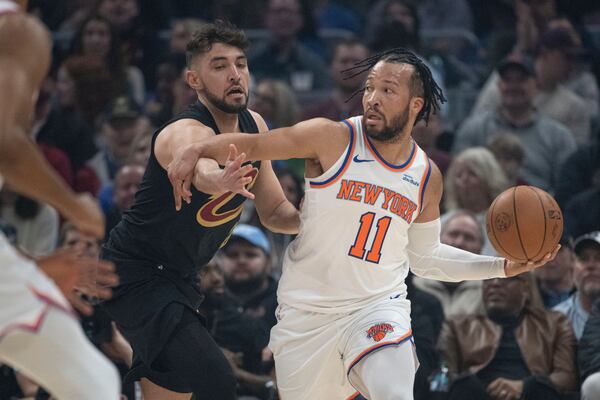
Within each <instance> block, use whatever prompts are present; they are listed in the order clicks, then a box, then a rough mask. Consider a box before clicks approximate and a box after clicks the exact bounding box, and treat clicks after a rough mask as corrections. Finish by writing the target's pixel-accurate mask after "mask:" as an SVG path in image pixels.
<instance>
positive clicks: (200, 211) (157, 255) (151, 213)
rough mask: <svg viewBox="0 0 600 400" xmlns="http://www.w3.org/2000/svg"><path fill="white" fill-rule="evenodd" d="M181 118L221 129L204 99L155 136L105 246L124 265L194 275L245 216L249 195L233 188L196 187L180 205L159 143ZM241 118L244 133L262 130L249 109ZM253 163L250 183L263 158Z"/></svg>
mask: <svg viewBox="0 0 600 400" xmlns="http://www.w3.org/2000/svg"><path fill="white" fill-rule="evenodd" d="M180 119H195V120H197V121H200V122H201V123H202V124H204V125H206V126H208V127H210V128H212V129H213V130H214V131H215V133H216V134H219V133H220V132H219V129H218V127H217V124H216V123H215V120H214V119H213V117H212V115H211V113H210V112H209V111H208V109H207V108H206V107H205V106H204V105H203V104H202V103H200V102H197V103H196V104H194V105H192V106H190V107H189V108H188V109H187V110H185V111H183V112H182V113H180V114H178V115H177V116H176V117H174V118H173V119H172V120H170V121H169V122H167V123H166V124H165V125H163V126H162V127H161V128H159V129H158V130H157V131H156V133H155V134H154V137H153V138H152V150H151V153H150V159H149V161H148V166H147V167H146V172H145V174H144V178H143V180H142V182H141V184H140V187H139V190H138V192H137V193H136V195H135V202H134V204H133V207H132V208H131V210H130V211H128V212H126V213H125V214H124V216H123V219H122V220H121V222H119V224H118V225H117V226H116V227H115V228H114V229H113V230H112V231H111V233H110V237H109V240H108V241H107V243H106V244H105V246H104V247H105V251H106V252H108V253H109V254H112V256H111V257H110V258H113V257H116V258H117V259H119V260H120V261H123V262H124V263H122V264H128V263H127V261H130V262H137V263H140V262H141V264H146V263H145V262H144V261H147V262H148V264H150V265H151V266H157V265H161V266H164V267H168V269H169V270H170V271H177V272H178V273H179V275H180V276H182V277H190V276H191V275H192V274H194V273H195V271H197V268H199V267H201V266H202V265H204V264H206V263H207V262H208V261H209V260H210V259H211V258H212V257H213V256H214V254H215V253H216V252H217V250H218V249H219V247H221V246H222V245H223V244H224V242H225V241H226V240H227V239H228V238H229V235H230V233H231V230H232V229H233V227H234V226H235V224H236V223H237V222H238V220H239V218H240V214H241V212H242V207H243V203H244V200H245V197H243V196H241V195H237V194H233V193H231V192H228V193H224V194H221V195H210V194H207V193H203V192H200V191H198V190H196V189H195V188H193V187H192V200H191V203H190V204H186V203H185V202H184V203H183V204H182V208H181V210H180V211H176V210H175V202H174V199H173V191H172V188H171V183H170V181H169V178H168V176H167V171H166V170H165V169H164V168H163V167H162V166H161V165H160V164H159V163H158V160H157V159H156V156H155V154H154V144H155V141H156V137H157V136H158V134H159V133H160V132H161V130H162V129H164V128H165V127H166V126H167V125H169V124H171V123H173V122H175V121H177V120H180ZM238 120H239V127H240V130H241V131H242V132H247V133H257V132H258V127H257V125H256V122H255V121H254V118H253V117H252V115H251V114H250V112H249V111H248V110H244V111H242V112H240V113H239V115H238ZM253 166H254V167H255V168H254V169H253V170H252V171H251V172H250V173H249V174H250V175H251V176H252V177H253V178H254V179H253V181H252V183H250V184H249V185H248V187H251V186H252V185H253V184H254V182H255V180H256V177H257V175H258V171H259V168H260V162H255V163H253ZM118 270H119V271H118V272H119V275H120V276H121V278H122V281H127V280H128V279H127V273H128V271H127V268H118ZM131 272H132V273H134V271H133V270H132V271H131ZM137 272H138V273H139V271H137Z"/></svg>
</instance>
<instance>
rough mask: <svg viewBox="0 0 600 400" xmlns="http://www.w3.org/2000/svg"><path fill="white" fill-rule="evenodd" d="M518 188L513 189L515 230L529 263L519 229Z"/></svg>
mask: <svg viewBox="0 0 600 400" xmlns="http://www.w3.org/2000/svg"><path fill="white" fill-rule="evenodd" d="M517 187H518V186H515V187H514V188H513V192H512V198H513V202H512V203H513V216H514V218H515V228H516V230H517V237H518V238H519V244H520V245H521V250H523V255H525V259H526V260H527V261H529V256H528V255H527V250H525V246H523V239H522V238H521V230H520V229H519V216H518V215H517ZM544 229H545V228H544Z"/></svg>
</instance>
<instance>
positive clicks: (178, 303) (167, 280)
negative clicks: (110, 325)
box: [102, 257, 236, 400]
mask: <svg viewBox="0 0 600 400" xmlns="http://www.w3.org/2000/svg"><path fill="white" fill-rule="evenodd" d="M106 258H108V259H110V258H109V257H106ZM112 261H113V262H115V264H117V271H119V269H121V268H123V265H122V264H121V265H119V262H118V261H117V260H112ZM144 268H145V267H144ZM147 271H149V273H148V274H147V277H146V278H144V279H140V280H138V281H137V282H128V283H125V284H121V285H120V286H119V287H118V288H116V290H115V295H114V297H113V298H112V299H111V300H109V301H107V302H104V303H103V304H102V306H103V308H104V309H105V310H106V311H107V313H108V314H109V315H110V317H111V318H112V319H113V320H114V321H115V322H116V323H117V326H118V328H119V330H120V331H121V332H122V333H123V336H125V338H126V339H127V340H128V341H129V343H130V344H131V347H132V348H133V365H132V368H131V370H130V371H129V373H128V374H127V376H126V378H125V381H126V382H131V381H135V380H139V379H141V378H148V379H149V380H150V381H152V382H153V383H155V384H157V385H159V386H161V387H164V388H166V389H169V390H171V391H174V392H180V393H196V394H197V396H196V398H198V399H202V400H213V399H214V400H229V399H231V400H233V399H235V398H236V394H235V392H236V383H235V378H234V376H233V372H232V370H231V367H230V366H229V363H228V361H227V359H226V358H225V356H224V355H223V352H222V351H221V350H220V348H219V347H218V346H217V344H216V343H215V341H214V340H213V339H212V338H211V336H210V334H209V333H208V331H207V329H206V327H205V325H204V319H203V318H202V317H201V316H200V315H199V314H198V312H197V309H198V307H199V305H200V302H201V301H202V298H201V297H200V295H199V294H198V293H197V292H196V291H195V288H192V287H191V284H188V283H185V282H183V281H179V280H177V279H175V278H174V277H173V276H172V275H169V273H168V272H166V271H165V269H164V268H161V269H160V271H159V272H158V273H153V272H152V270H147ZM186 285H190V286H189V287H186ZM194 293H195V294H196V295H195V296H194Z"/></svg>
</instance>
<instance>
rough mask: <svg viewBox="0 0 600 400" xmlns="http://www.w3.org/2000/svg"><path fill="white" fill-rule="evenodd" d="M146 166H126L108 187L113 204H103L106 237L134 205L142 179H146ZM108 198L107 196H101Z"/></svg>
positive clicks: (120, 169)
mask: <svg viewBox="0 0 600 400" xmlns="http://www.w3.org/2000/svg"><path fill="white" fill-rule="evenodd" d="M144 171H145V166H143V167H142V166H140V165H124V166H122V167H121V168H119V171H118V172H117V175H116V176H115V182H114V184H113V185H112V186H110V187H107V189H108V190H107V191H109V192H110V193H112V198H111V202H110V203H109V204H103V205H102V209H103V211H104V216H105V218H106V237H105V239H108V235H109V233H110V231H111V230H112V228H114V227H115V226H116V225H117V224H118V223H119V221H121V218H122V216H123V213H124V212H125V211H128V210H129V209H130V208H131V206H132V205H133V201H134V198H135V193H136V192H137V191H138V189H139V186H140V183H141V182H142V178H143V177H144ZM101 196H104V197H106V196H107V194H106V193H105V194H101Z"/></svg>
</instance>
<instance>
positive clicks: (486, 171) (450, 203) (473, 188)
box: [442, 147, 508, 255]
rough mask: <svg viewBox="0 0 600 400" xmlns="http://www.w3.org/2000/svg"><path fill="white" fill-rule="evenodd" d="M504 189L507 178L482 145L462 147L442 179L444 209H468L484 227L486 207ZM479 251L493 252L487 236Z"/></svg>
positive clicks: (489, 253) (483, 252)
mask: <svg viewBox="0 0 600 400" xmlns="http://www.w3.org/2000/svg"><path fill="white" fill-rule="evenodd" d="M507 188H508V180H507V179H506V176H505V175H504V172H503V171H502V168H501V167H500V164H498V162H497V161H496V159H495V158H494V155H493V154H492V153H491V152H490V151H489V150H487V149H486V148H484V147H474V148H470V149H466V150H464V151H463V152H461V153H460V154H458V155H457V156H456V157H455V158H454V160H453V161H452V164H451V165H450V168H449V169H448V172H447V173H446V176H445V178H444V192H445V194H444V202H443V204H444V208H445V211H446V212H449V211H454V210H457V209H464V210H467V211H470V212H472V213H473V214H475V215H476V217H477V219H478V221H479V224H480V225H481V227H482V229H484V228H483V227H484V225H485V216H486V213H487V210H488V208H489V207H490V205H491V204H492V202H493V201H494V199H495V198H496V196H498V195H499V194H500V193H502V192H503V191H504V190H505V189H507ZM443 218H444V215H443V216H442V219H443ZM481 254H485V255H494V254H496V252H495V250H494V249H493V247H492V246H491V244H490V243H489V240H488V239H487V236H485V242H484V244H483V248H482V250H481Z"/></svg>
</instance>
